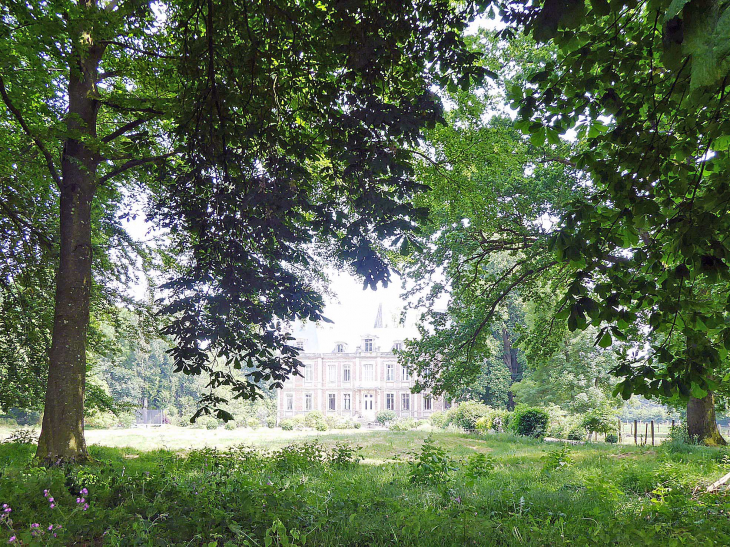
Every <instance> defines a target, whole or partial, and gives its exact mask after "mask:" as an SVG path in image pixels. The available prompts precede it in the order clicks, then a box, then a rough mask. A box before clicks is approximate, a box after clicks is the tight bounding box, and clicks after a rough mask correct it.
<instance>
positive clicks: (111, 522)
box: [0, 429, 730, 546]
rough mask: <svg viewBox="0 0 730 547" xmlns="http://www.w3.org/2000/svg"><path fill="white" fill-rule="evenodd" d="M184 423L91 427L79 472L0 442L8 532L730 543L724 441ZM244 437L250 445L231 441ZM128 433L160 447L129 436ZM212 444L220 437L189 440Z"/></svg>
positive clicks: (205, 538) (344, 541) (69, 537)
mask: <svg viewBox="0 0 730 547" xmlns="http://www.w3.org/2000/svg"><path fill="white" fill-rule="evenodd" d="M184 431H185V432H187V435H188V436H189V437H187V438H186V437H184V436H183V433H181V432H179V431H174V430H170V431H165V430H164V429H163V430H148V431H146V430H132V431H131V432H129V433H128V435H126V436H124V437H121V436H116V437H115V436H112V433H110V432H103V431H99V432H95V431H90V432H89V440H90V442H92V443H104V444H113V445H116V446H117V447H110V446H99V445H97V444H94V445H92V446H91V448H90V452H91V454H92V455H93V457H94V459H95V461H94V463H92V464H91V465H89V466H86V467H82V468H70V469H52V470H45V469H39V468H35V467H32V466H31V465H30V461H31V456H32V452H33V447H32V446H27V445H17V444H5V445H0V504H2V503H7V504H8V505H9V506H10V508H12V512H11V513H9V515H11V516H12V521H13V524H12V529H11V528H10V527H9V526H8V519H7V518H5V522H4V523H3V524H2V526H3V527H4V530H3V531H0V540H3V539H4V540H5V541H8V540H9V539H10V537H11V536H12V535H15V536H16V538H17V539H16V541H18V540H20V539H23V538H25V539H26V540H28V541H35V542H36V543H37V544H41V543H42V542H46V543H50V544H58V545H92V544H93V545H206V546H208V545H219V546H223V545H230V546H233V545H261V546H264V545H269V544H271V545H277V544H286V541H289V542H291V541H292V537H293V536H296V537H298V539H294V540H293V541H294V544H297V545H300V544H302V543H303V542H306V545H317V546H319V545H325V546H335V545H362V546H365V545H419V546H420V545H425V546H428V545H434V546H436V545H439V546H440V545H660V544H661V545H697V544H702V545H728V544H730V519H729V518H728V511H730V499H728V497H727V496H726V494H725V493H724V492H720V493H717V494H705V493H704V489H705V487H706V485H707V484H709V483H711V482H713V481H714V480H716V479H717V478H719V477H720V476H721V475H723V474H725V473H726V472H727V471H728V469H727V467H728V456H727V455H728V452H727V451H726V450H721V449H709V448H702V447H690V446H685V445H672V444H666V445H663V446H661V447H654V448H652V447H633V446H610V445H605V444H602V443H599V444H588V445H585V446H573V447H569V448H564V447H563V445H560V444H554V443H544V442H540V441H536V440H531V439H522V438H516V437H513V436H510V435H502V434H500V435H487V436H483V437H482V436H475V435H468V434H461V433H448V432H434V433H433V439H434V441H435V444H434V445H431V446H432V448H430V449H429V452H428V453H426V454H423V455H422V456H421V454H422V453H421V450H422V447H423V446H424V440H425V438H426V436H427V435H428V434H429V432H428V431H407V432H390V431H368V430H364V431H363V430H360V431H347V432H338V431H334V432H329V431H328V432H316V433H315V432H277V431H272V430H257V431H254V432H251V431H247V430H238V431H214V432H209V431H206V430H184ZM97 435H98V436H97ZM130 435H131V436H130ZM135 436H139V437H135ZM315 439H318V441H315ZM186 441H187V444H186ZM242 441H245V442H247V447H244V448H240V447H239V448H233V449H230V450H223V449H222V447H223V446H231V445H234V444H236V443H241V442H242ZM122 443H139V446H144V447H148V448H155V450H151V451H145V450H140V449H139V448H130V447H123V448H119V447H118V446H120V444H122ZM213 443H216V444H218V445H219V448H218V449H212V448H200V449H194V450H181V449H182V448H184V446H190V445H196V446H204V445H205V444H208V445H212V444H213ZM292 443H294V444H292ZM160 446H166V447H167V448H168V449H166V450H164V449H163V450H158V449H157V448H158V447H160ZM358 446H359V447H362V448H361V449H357V447H358ZM353 448H354V449H355V450H354V451H353V450H352V449H353ZM355 453H358V454H360V455H361V456H362V457H363V458H364V459H363V460H362V461H360V459H359V458H358V457H355ZM419 457H420V461H421V465H420V466H418V467H417V466H416V465H415V463H413V460H414V459H418V458H419ZM414 479H415V480H414ZM82 489H86V490H87V491H88V494H82ZM45 490H48V491H49V497H54V502H53V503H54V508H51V507H50V502H49V501H48V498H47V497H44V491H45ZM82 497H83V498H84V501H83V502H80V501H79V502H78V503H77V500H78V499H80V498H82ZM86 503H88V504H89V507H88V510H84V506H85V504H86ZM33 524H38V525H39V526H38V527H37V528H31V527H32V525H33ZM58 525H60V526H61V528H57V526H58ZM49 526H52V527H53V529H52V530H51V531H50V532H49V531H48V527H49ZM33 531H35V538H34V537H33ZM41 532H42V535H41ZM53 533H55V534H56V536H57V537H55V538H54V537H53V536H52V534H53ZM3 534H4V535H3ZM267 536H268V541H269V542H268V543H267ZM285 536H286V538H285ZM54 542H55V543H54Z"/></svg>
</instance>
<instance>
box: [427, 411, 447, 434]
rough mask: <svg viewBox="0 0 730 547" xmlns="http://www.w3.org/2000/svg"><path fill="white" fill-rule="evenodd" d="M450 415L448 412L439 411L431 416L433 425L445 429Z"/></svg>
mask: <svg viewBox="0 0 730 547" xmlns="http://www.w3.org/2000/svg"><path fill="white" fill-rule="evenodd" d="M448 419H449V418H448V414H447V413H446V412H441V411H439V410H437V411H436V412H433V413H432V414H431V416H430V420H431V425H432V426H434V427H439V428H442V429H443V428H444V427H446V424H447V422H448Z"/></svg>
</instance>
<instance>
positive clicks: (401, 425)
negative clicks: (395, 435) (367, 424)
mask: <svg viewBox="0 0 730 547" xmlns="http://www.w3.org/2000/svg"><path fill="white" fill-rule="evenodd" d="M416 427H417V426H416V421H415V420H414V419H413V418H403V419H401V420H398V421H397V422H393V423H392V424H390V430H391V431H409V430H411V429H415V428H416Z"/></svg>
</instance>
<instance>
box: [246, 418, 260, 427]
mask: <svg viewBox="0 0 730 547" xmlns="http://www.w3.org/2000/svg"><path fill="white" fill-rule="evenodd" d="M246 426H247V427H250V428H251V429H258V428H259V427H260V426H261V422H260V421H259V419H258V418H254V417H253V416H251V417H250V418H247V419H246Z"/></svg>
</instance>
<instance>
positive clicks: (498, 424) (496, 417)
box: [488, 410, 512, 433]
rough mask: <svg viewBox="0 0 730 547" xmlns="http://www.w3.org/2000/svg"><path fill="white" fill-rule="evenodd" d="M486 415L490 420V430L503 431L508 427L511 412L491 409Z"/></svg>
mask: <svg viewBox="0 0 730 547" xmlns="http://www.w3.org/2000/svg"><path fill="white" fill-rule="evenodd" d="M488 417H489V418H490V419H491V420H492V425H491V427H492V431H495V432H497V433H504V432H505V431H507V428H508V427H509V422H510V419H511V417H512V414H510V413H509V412H508V411H506V410H492V411H491V412H490V413H489V416H488Z"/></svg>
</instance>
